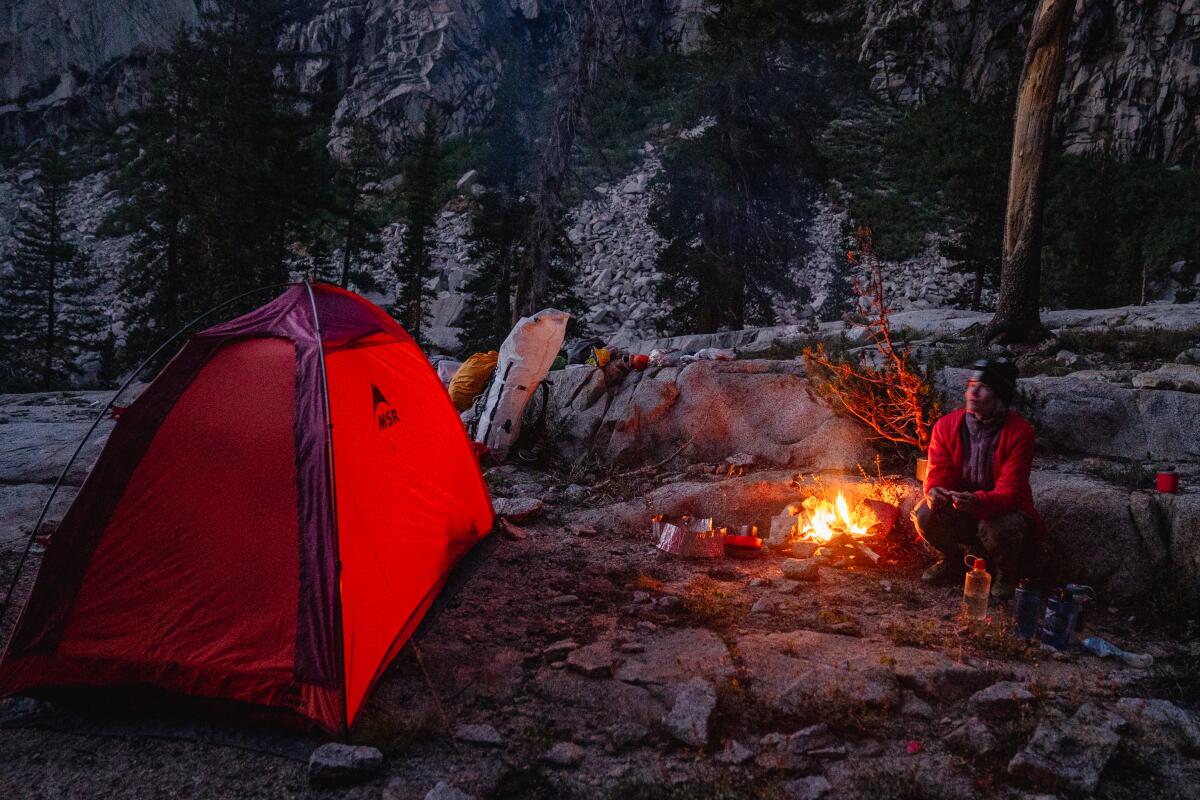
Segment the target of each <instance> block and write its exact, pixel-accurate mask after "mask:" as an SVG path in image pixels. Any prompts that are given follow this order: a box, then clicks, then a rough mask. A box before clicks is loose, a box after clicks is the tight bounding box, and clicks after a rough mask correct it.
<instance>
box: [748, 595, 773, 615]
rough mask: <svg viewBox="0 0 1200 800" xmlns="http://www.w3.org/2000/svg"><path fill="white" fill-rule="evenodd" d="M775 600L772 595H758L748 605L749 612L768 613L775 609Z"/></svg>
mask: <svg viewBox="0 0 1200 800" xmlns="http://www.w3.org/2000/svg"><path fill="white" fill-rule="evenodd" d="M775 603H776V600H775V598H774V597H760V598H758V600H755V601H754V605H752V606H750V613H751V614H770V613H772V612H773V611H775Z"/></svg>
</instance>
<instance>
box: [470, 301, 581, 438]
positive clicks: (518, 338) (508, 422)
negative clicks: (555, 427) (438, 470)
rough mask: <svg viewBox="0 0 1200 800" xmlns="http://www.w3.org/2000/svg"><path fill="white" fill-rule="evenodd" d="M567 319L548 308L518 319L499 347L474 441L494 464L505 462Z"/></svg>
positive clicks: (559, 344)
mask: <svg viewBox="0 0 1200 800" xmlns="http://www.w3.org/2000/svg"><path fill="white" fill-rule="evenodd" d="M570 316H571V315H570V314H567V313H566V312H565V311H558V310H557V309H553V308H548V309H546V310H544V311H539V312H537V313H536V314H534V315H533V316H532V317H521V319H520V320H519V321H518V322H517V324H516V325H515V326H514V327H513V329H512V331H511V332H509V334H508V338H507V339H505V340H504V344H502V345H500V359H499V361H498V362H497V364H496V373H495V375H494V376H493V378H492V383H491V385H490V386H489V387H488V392H487V398H486V399H485V400H484V403H483V415H482V416H481V417H480V418H479V425H478V426H477V427H476V429H475V441H477V442H482V443H483V444H485V445H487V448H488V450H490V451H491V453H492V455H493V456H495V458H496V459H497V460H501V461H502V460H504V458H505V457H506V456H507V455H508V450H509V448H510V447H512V444H513V442H515V441H516V440H517V436H519V435H520V433H521V418H522V416H523V415H524V414H525V406H526V405H528V403H529V399H530V398H531V397H533V393H534V392H535V391H537V388H538V386H540V385H541V383H542V381H543V380H544V379H545V377H546V373H547V372H549V371H550V365H551V364H553V363H554V359H555V357H556V356H557V355H558V351H559V350H560V349H562V343H563V337H564V336H565V335H566V333H567V320H568V319H570Z"/></svg>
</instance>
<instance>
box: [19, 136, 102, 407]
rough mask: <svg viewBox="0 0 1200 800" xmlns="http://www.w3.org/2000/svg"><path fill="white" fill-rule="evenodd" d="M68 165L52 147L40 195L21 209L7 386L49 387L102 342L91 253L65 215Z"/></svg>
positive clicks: (41, 170) (40, 176)
mask: <svg viewBox="0 0 1200 800" xmlns="http://www.w3.org/2000/svg"><path fill="white" fill-rule="evenodd" d="M69 181H70V172H69V165H68V164H67V162H66V160H65V159H64V158H63V156H62V155H61V154H60V153H59V152H58V150H57V149H53V148H51V149H49V150H47V151H46V152H45V153H44V154H43V156H42V157H41V159H40V161H39V164H38V170H37V184H36V192H37V196H36V198H35V199H34V201H33V202H32V203H31V204H29V205H27V206H25V207H24V208H23V209H22V212H21V215H20V217H19V218H18V220H17V222H16V224H15V226H14V230H13V233H12V239H13V248H12V251H11V258H10V260H9V264H8V265H7V268H6V269H5V270H4V272H5V274H4V279H3V282H2V287H3V288H0V351H2V353H3V355H4V357H5V358H4V361H5V364H6V371H5V373H4V374H2V375H0V381H2V382H3V384H4V385H5V388H8V389H18V388H32V387H37V388H40V389H52V388H56V387H59V386H63V385H65V384H66V383H67V381H68V379H69V378H70V377H71V376H72V375H74V374H77V373H78V371H79V369H78V367H77V365H76V361H77V359H78V357H79V356H80V355H81V354H82V353H84V352H88V351H93V352H94V351H97V350H98V349H99V344H100V342H99V338H100V332H101V330H102V328H103V327H104V325H103V320H102V319H101V317H100V307H99V304H98V302H97V298H96V291H97V288H98V281H97V280H96V276H95V274H94V271H93V269H92V263H91V259H90V257H89V256H88V254H87V253H86V252H85V251H84V250H82V249H81V248H80V247H79V246H78V245H76V244H74V243H73V242H72V241H71V240H70V231H68V230H67V229H66V224H65V220H64V218H63V211H64V205H65V200H66V193H67V190H68V188H69Z"/></svg>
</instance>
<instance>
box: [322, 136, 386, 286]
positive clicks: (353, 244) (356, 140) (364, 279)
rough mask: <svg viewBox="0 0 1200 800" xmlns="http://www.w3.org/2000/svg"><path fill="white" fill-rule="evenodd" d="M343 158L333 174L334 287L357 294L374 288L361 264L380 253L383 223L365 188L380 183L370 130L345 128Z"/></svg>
mask: <svg viewBox="0 0 1200 800" xmlns="http://www.w3.org/2000/svg"><path fill="white" fill-rule="evenodd" d="M345 134H346V155H345V159H344V160H343V161H341V162H340V163H339V164H338V165H337V168H336V169H335V172H334V180H333V210H334V215H335V217H336V219H337V223H338V226H337V227H338V229H339V230H338V236H337V242H338V251H339V256H340V262H341V263H340V268H339V274H338V280H337V283H338V285H339V286H341V287H342V288H343V289H345V288H348V287H349V286H351V285H354V286H355V287H356V288H358V289H360V290H369V289H373V288H374V279H373V278H372V277H371V273H370V272H369V271H368V270H366V269H364V268H363V260H364V259H365V258H370V257H371V256H374V255H378V254H379V253H380V252H381V251H382V249H383V245H382V242H380V240H379V231H380V230H381V229H382V227H383V220H382V217H381V215H380V213H379V209H378V207H377V206H376V205H375V203H374V200H373V198H372V197H370V196H369V195H368V194H367V187H369V186H370V185H371V184H372V183H374V182H376V181H378V180H379V176H380V169H381V167H382V164H383V146H382V144H381V142H380V140H379V133H378V131H376V130H375V128H374V127H373V126H371V125H370V124H368V123H366V122H362V121H360V120H354V121H351V122H350V123H349V124H348V125H347V128H346V131H345Z"/></svg>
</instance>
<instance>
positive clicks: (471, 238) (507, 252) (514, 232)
mask: <svg viewBox="0 0 1200 800" xmlns="http://www.w3.org/2000/svg"><path fill="white" fill-rule="evenodd" d="M528 221H529V204H528V203H526V202H523V201H521V200H518V199H515V198H506V197H505V195H504V194H503V193H501V192H499V191H494V190H492V191H487V192H484V193H483V194H482V195H480V196H479V198H478V200H477V203H476V205H475V208H474V209H473V211H472V214H471V227H470V229H469V230H468V231H467V235H466V241H467V254H468V256H470V259H471V262H472V264H473V265H474V269H475V272H474V274H473V275H472V276H471V277H470V278H469V279H468V280H467V282H466V283H465V285H464V286H463V291H464V293H465V294H466V295H467V301H466V307H467V308H468V309H470V313H468V314H467V315H466V317H465V318H464V320H463V326H462V333H461V334H460V335H459V350H460V353H461V355H462V356H463V357H464V358H465V357H466V356H469V355H471V354H472V353H480V352H485V351H488V350H495V349H497V348H498V347H499V346H500V343H501V342H503V341H504V337H505V336H507V335H508V331H509V328H510V327H511V326H512V289H513V286H512V275H513V266H514V263H515V262H516V259H517V256H518V254H519V252H520V239H521V233H522V231H524V229H525V225H527V224H528Z"/></svg>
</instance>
